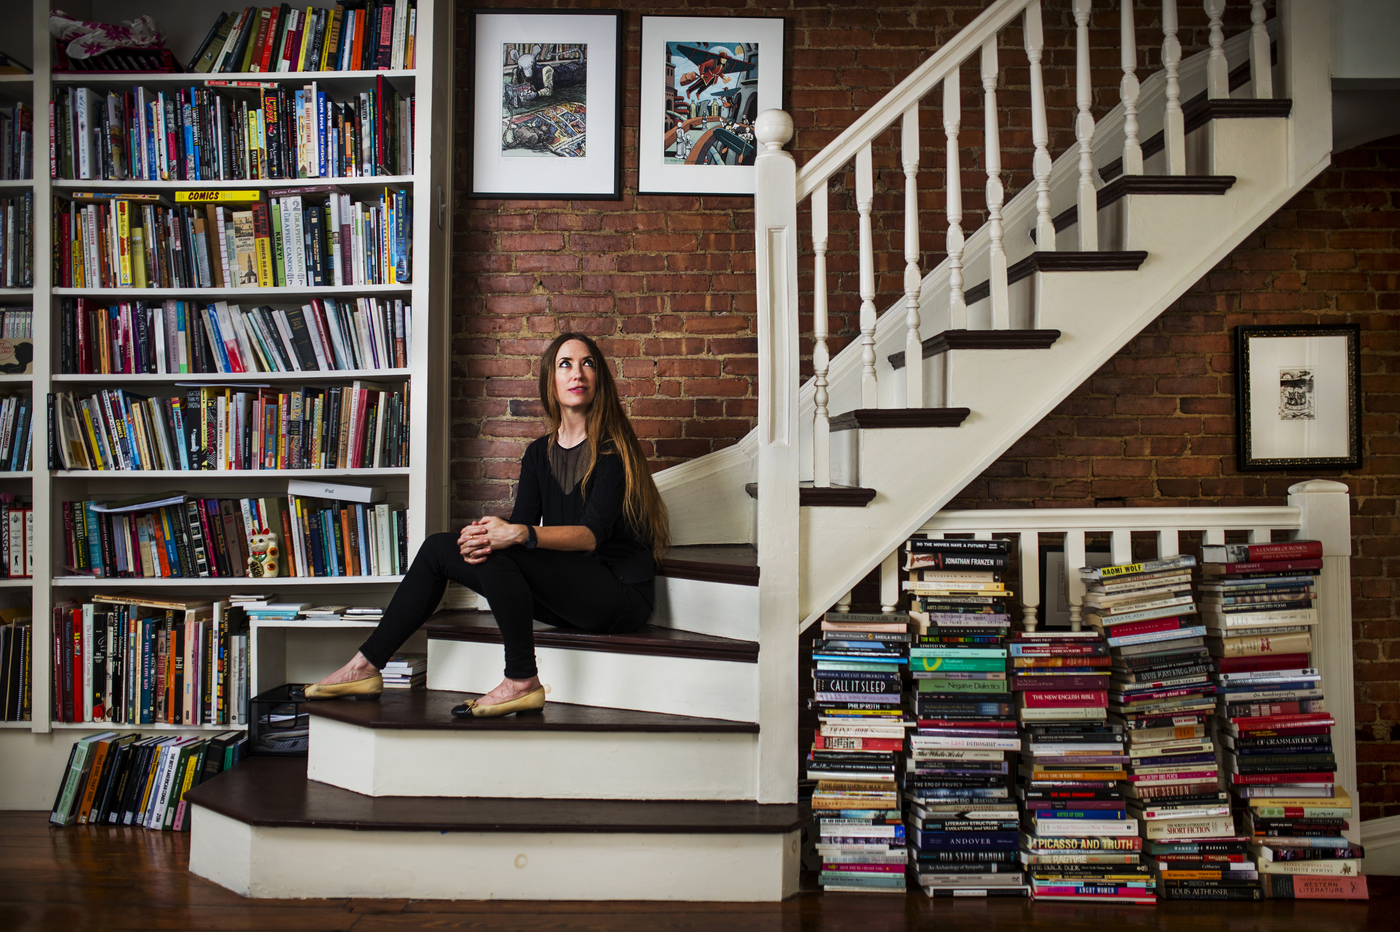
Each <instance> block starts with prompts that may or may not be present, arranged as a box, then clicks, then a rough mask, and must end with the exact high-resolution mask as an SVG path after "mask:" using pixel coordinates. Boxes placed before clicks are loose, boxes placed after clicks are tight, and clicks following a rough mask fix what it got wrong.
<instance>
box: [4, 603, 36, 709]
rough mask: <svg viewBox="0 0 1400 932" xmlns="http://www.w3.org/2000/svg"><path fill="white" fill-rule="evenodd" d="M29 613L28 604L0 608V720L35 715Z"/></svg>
mask: <svg viewBox="0 0 1400 932" xmlns="http://www.w3.org/2000/svg"><path fill="white" fill-rule="evenodd" d="M29 614H30V612H29V609H28V608H27V607H26V608H5V609H0V619H3V621H0V722H27V721H29V720H30V719H32V718H33V717H34V695H33V692H32V690H31V686H30V684H31V683H32V682H33V681H34V680H33V669H32V667H31V664H32V663H33V658H34V623H33V620H32V619H31V618H30V617H29Z"/></svg>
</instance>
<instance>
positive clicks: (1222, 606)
mask: <svg viewBox="0 0 1400 932" xmlns="http://www.w3.org/2000/svg"><path fill="white" fill-rule="evenodd" d="M1203 556H1204V559H1205V560H1206V562H1205V563H1204V564H1203V566H1202V569H1203V577H1202V583H1201V593H1202V613H1203V615H1204V617H1205V621H1206V625H1207V628H1206V630H1207V632H1208V634H1209V635H1210V643H1211V646H1212V650H1213V652H1214V653H1216V654H1217V655H1218V660H1217V666H1218V668H1219V669H1218V671H1217V673H1216V674H1215V679H1216V682H1217V692H1216V702H1217V706H1216V728H1217V732H1218V740H1219V743H1220V744H1221V745H1222V769H1223V770H1224V771H1225V772H1227V773H1228V774H1229V781H1230V787H1231V789H1232V790H1233V791H1234V795H1235V797H1236V807H1237V808H1236V813H1237V815H1236V818H1237V819H1238V821H1239V824H1240V829H1241V831H1240V835H1241V837H1240V838H1239V839H1238V846H1237V850H1232V851H1231V852H1230V854H1231V857H1232V858H1234V859H1236V861H1237V862H1236V863H1234V864H1232V865H1231V867H1232V869H1235V870H1237V871H1240V872H1244V871H1246V870H1249V869H1253V871H1254V872H1255V874H1256V876H1258V877H1259V878H1260V879H1261V881H1262V882H1263V890H1264V893H1265V895H1268V896H1299V895H1308V896H1324V897H1329V898H1339V899H1365V898H1366V896H1367V892H1366V878H1365V877H1364V876H1363V875H1362V874H1361V867H1360V859H1361V858H1362V857H1364V854H1365V852H1364V851H1363V850H1362V849H1361V847H1360V846H1359V845H1356V844H1354V843H1353V842H1352V841H1350V840H1349V839H1348V838H1347V837H1346V836H1345V835H1344V834H1343V832H1345V831H1347V830H1348V829H1349V828H1351V827H1352V826H1351V823H1350V822H1349V820H1350V819H1351V818H1352V817H1353V815H1354V812H1353V810H1352V806H1351V799H1350V797H1349V795H1348V794H1347V792H1346V790H1345V789H1343V788H1341V787H1339V786H1337V781H1336V771H1337V760H1336V755H1335V753H1334V745H1333V741H1332V728H1333V727H1334V726H1335V724H1336V721H1335V719H1334V718H1333V717H1332V715H1331V713H1330V712H1329V711H1328V710H1327V705H1326V702H1327V700H1326V696H1325V695H1324V692H1325V690H1324V684H1323V682H1322V676H1321V673H1320V671H1319V670H1318V668H1317V665H1316V663H1315V662H1314V661H1313V658H1312V656H1311V653H1310V650H1311V648H1312V646H1313V645H1312V644H1311V636H1312V631H1313V630H1315V629H1316V627H1317V626H1318V625H1319V624H1320V621H1321V619H1320V618H1319V617H1318V613H1317V609H1316V608H1315V606H1314V600H1315V599H1316V597H1317V581H1318V576H1319V575H1320V574H1321V570H1322V557H1323V549H1322V544H1321V542H1319V541H1310V540H1295V541H1280V542H1277V543H1258V544H1226V545H1216V546H1207V547H1205V548H1203ZM1275 642H1278V643H1275ZM1246 846H1247V847H1246Z"/></svg>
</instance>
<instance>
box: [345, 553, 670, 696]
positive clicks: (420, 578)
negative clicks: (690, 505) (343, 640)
mask: <svg viewBox="0 0 1400 932" xmlns="http://www.w3.org/2000/svg"><path fill="white" fill-rule="evenodd" d="M448 580H454V581H456V582H459V583H461V584H462V585H464V586H466V587H467V588H468V589H471V590H472V591H473V592H476V593H478V594H480V595H482V596H484V597H485V598H486V601H487V602H488V603H489V604H490V606H491V612H492V614H494V615H495V616H496V624H497V625H499V626H500V628H501V637H502V639H503V640H504V641H505V648H506V676H507V677H509V678H510V679H513V680H523V679H528V678H529V677H532V676H534V675H535V674H536V672H537V670H536V668H535V630H534V620H535V619H539V620H540V621H543V622H545V623H546V624H550V625H555V626H558V627H562V628H582V629H584V630H585V631H600V632H603V631H612V632H622V631H635V630H636V629H637V628H640V627H641V626H642V625H643V624H645V623H646V620H647V618H649V617H650V616H651V591H652V588H651V587H652V584H651V583H650V582H647V583H634V584H631V585H628V584H626V583H622V582H620V581H619V580H618V578H617V577H616V576H614V575H613V574H612V571H611V570H609V569H608V568H607V567H606V566H603V565H602V564H601V563H599V562H597V561H596V560H594V559H593V558H592V557H590V556H588V555H587V554H585V553H576V552H565V551H560V550H526V549H525V548H524V547H509V548H507V549H505V550H497V551H495V552H494V553H492V554H491V556H489V557H487V558H486V562H484V563H477V564H471V563H468V562H467V561H466V560H464V559H462V553H461V551H460V550H459V549H458V547H457V535H456V534H455V533H450V532H449V533H444V534H433V535H431V536H430V537H428V539H427V540H425V541H423V546H422V547H420V548H419V549H418V555H417V556H415V557H414V558H413V565H412V566H411V567H409V570H408V573H407V574H406V575H405V576H404V578H403V582H401V583H399V587H398V589H397V590H395V592H394V597H393V598H392V599H390V600H389V607H388V608H386V609H385V610H384V617H383V618H382V619H381V620H380V622H379V626H378V627H376V628H375V629H374V633H373V634H371V635H370V636H369V640H367V641H365V643H364V644H363V645H362V646H361V647H360V653H362V654H364V656H365V659H366V660H368V661H369V662H370V663H372V664H374V665H375V666H376V667H380V668H383V666H384V665H385V664H386V663H388V662H389V658H390V657H392V656H393V655H394V652H395V651H396V650H398V649H399V648H400V647H402V646H403V643H404V642H405V641H407V640H408V638H409V636H410V635H412V634H413V632H415V631H417V630H418V629H419V627H421V626H422V624H423V622H425V621H427V620H428V616H429V615H431V614H432V612H433V610H434V609H435V608H437V605H438V602H440V601H441V600H442V593H443V590H445V589H446V588H447V582H448Z"/></svg>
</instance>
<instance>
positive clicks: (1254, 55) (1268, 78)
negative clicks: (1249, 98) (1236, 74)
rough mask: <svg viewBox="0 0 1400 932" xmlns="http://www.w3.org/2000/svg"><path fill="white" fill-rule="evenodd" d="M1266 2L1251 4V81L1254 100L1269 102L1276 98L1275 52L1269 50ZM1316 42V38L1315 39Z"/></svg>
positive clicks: (1253, 1)
mask: <svg viewBox="0 0 1400 932" xmlns="http://www.w3.org/2000/svg"><path fill="white" fill-rule="evenodd" d="M1266 15H1267V14H1265V12H1264V0H1250V2H1249V21H1250V23H1251V25H1250V29H1249V80H1250V83H1251V84H1253V85H1254V99H1255V100H1268V99H1270V98H1272V97H1273V96H1274V65H1273V58H1274V56H1273V52H1272V51H1270V49H1269V30H1268V28H1267V27H1266V26H1265V25H1264V20H1265V18H1266ZM1313 40H1314V41H1316V37H1313Z"/></svg>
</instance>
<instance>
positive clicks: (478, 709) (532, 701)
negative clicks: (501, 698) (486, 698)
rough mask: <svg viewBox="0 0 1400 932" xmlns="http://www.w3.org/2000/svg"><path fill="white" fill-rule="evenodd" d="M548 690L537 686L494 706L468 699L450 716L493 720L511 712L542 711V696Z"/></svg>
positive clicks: (525, 713)
mask: <svg viewBox="0 0 1400 932" xmlns="http://www.w3.org/2000/svg"><path fill="white" fill-rule="evenodd" d="M548 689H549V687H548V686H537V687H535V688H534V689H532V690H530V691H529V692H528V693H526V694H525V695H523V696H517V697H516V698H514V699H510V700H507V701H506V702H497V703H495V704H494V705H482V704H480V703H479V702H477V701H476V700H475V699H468V700H467V701H466V702H464V703H462V704H461V705H459V706H456V707H454V708H453V709H452V714H453V715H455V716H456V717H457V718H495V717H496V716H498V715H510V714H511V713H512V712H519V713H521V714H524V715H529V714H532V713H537V712H542V711H544V694H545V692H546V691H547V690H548Z"/></svg>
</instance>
